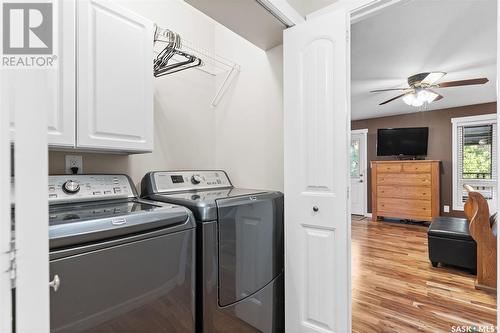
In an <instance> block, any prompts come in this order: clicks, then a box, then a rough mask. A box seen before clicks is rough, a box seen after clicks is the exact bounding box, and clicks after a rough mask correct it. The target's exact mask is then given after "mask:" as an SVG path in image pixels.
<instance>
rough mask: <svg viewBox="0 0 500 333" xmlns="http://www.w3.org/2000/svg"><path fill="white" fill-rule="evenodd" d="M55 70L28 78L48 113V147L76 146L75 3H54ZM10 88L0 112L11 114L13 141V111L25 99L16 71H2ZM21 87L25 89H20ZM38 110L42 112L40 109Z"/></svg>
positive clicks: (71, 0)
mask: <svg viewBox="0 0 500 333" xmlns="http://www.w3.org/2000/svg"><path fill="white" fill-rule="evenodd" d="M55 13H57V17H56V19H57V22H58V24H59V29H58V30H57V32H58V34H57V35H56V38H57V45H58V48H57V51H56V52H57V67H55V68H53V69H43V70H36V71H32V73H31V78H32V79H34V80H36V81H37V82H38V83H39V84H38V85H37V87H36V89H37V90H38V91H39V92H40V94H39V95H40V101H39V105H44V108H45V107H46V109H47V110H48V113H47V127H48V128H47V132H48V143H49V146H51V147H74V145H75V84H76V75H75V74H76V64H75V25H76V22H75V1H74V0H68V1H58V2H57V10H56V11H55ZM3 75H5V76H6V79H7V82H9V85H8V86H7V85H6V86H5V87H4V89H5V90H6V92H5V94H4V98H2V109H3V110H9V111H10V115H11V116H10V121H11V125H10V131H11V139H12V140H14V136H15V130H14V127H15V125H14V111H15V110H16V108H19V107H23V105H22V103H25V102H26V101H25V99H26V90H25V89H26V84H24V83H23V82H22V80H21V78H20V77H19V76H18V75H17V71H16V70H13V71H3ZM20 87H24V89H21V88H20ZM40 109H41V108H40Z"/></svg>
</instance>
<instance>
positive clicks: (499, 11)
mask: <svg viewBox="0 0 500 333" xmlns="http://www.w3.org/2000/svg"><path fill="white" fill-rule="evenodd" d="M499 58H500V6H498V5H497V82H496V85H497V100H498V97H499V96H500V88H499V84H498V77H500V60H499ZM497 124H500V105H499V104H498V103H497ZM499 132H500V131H497V142H499V139H500V133H499ZM497 149H498V147H497ZM499 163H500V154H499V153H498V151H497V167H498V165H500V164H499ZM498 185H499V184H498V180H497V188H498V187H499V186H498ZM497 197H498V198H497V201H498V202H497V207H499V208H500V195H498V196H497ZM499 248H500V237H497V249H499ZM498 285H500V265H499V264H498V259H497V286H498ZM499 297H500V288H497V300H498V298H499ZM499 320H500V302H498V301H497V327H498V322H499Z"/></svg>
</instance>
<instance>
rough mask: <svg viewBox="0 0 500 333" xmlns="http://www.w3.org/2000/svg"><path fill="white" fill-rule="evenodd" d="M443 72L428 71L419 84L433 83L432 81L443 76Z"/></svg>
mask: <svg viewBox="0 0 500 333" xmlns="http://www.w3.org/2000/svg"><path fill="white" fill-rule="evenodd" d="M445 75H446V73H445V72H430V73H429V74H428V75H427V76H426V77H425V78H424V79H423V80H422V81H421V82H420V84H424V85H429V86H430V85H433V84H434V82H437V81H439V80H440V79H441V78H442V77H443V76H445Z"/></svg>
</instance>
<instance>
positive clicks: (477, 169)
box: [463, 144, 491, 179]
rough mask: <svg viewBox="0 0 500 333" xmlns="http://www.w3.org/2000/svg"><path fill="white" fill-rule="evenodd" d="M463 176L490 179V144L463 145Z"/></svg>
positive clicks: (465, 177)
mask: <svg viewBox="0 0 500 333" xmlns="http://www.w3.org/2000/svg"><path fill="white" fill-rule="evenodd" d="M463 178H464V179H491V145H490V144H486V145H465V146H464V150H463Z"/></svg>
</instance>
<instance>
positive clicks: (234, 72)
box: [210, 64, 240, 108]
mask: <svg viewBox="0 0 500 333" xmlns="http://www.w3.org/2000/svg"><path fill="white" fill-rule="evenodd" d="M239 72H240V65H238V64H235V65H233V67H231V69H230V70H229V72H228V73H227V75H226V77H225V78H224V81H222V84H221V85H220V86H219V89H218V90H217V93H216V94H215V97H214V99H213V100H212V103H211V104H210V105H211V106H212V107H214V108H215V107H217V105H218V104H219V103H220V100H221V99H222V97H223V96H224V94H225V93H226V91H227V89H228V88H229V86H230V85H231V82H232V81H233V79H234V78H235V77H236V75H238V73H239Z"/></svg>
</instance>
